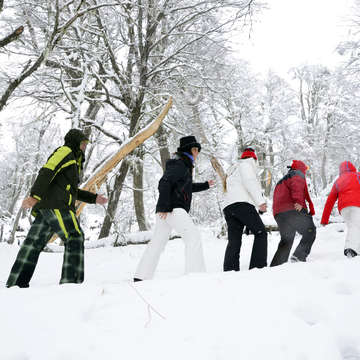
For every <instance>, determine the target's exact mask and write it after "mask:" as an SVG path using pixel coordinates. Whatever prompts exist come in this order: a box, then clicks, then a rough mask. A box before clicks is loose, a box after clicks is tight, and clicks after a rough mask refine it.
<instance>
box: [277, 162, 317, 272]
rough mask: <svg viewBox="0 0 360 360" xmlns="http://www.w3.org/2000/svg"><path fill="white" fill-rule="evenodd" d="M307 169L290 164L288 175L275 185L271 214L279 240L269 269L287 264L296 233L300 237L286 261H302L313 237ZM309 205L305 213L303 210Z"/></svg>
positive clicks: (314, 230)
mask: <svg viewBox="0 0 360 360" xmlns="http://www.w3.org/2000/svg"><path fill="white" fill-rule="evenodd" d="M307 169H308V167H307V166H306V165H305V164H304V163H303V162H302V161H300V160H294V161H293V162H292V164H291V166H290V170H289V172H288V173H287V174H286V175H285V176H284V177H283V178H282V179H281V180H280V181H279V182H278V183H277V184H276V187H275V190H274V198H273V214H274V217H275V220H276V222H277V224H278V227H279V230H280V236H281V240H280V243H279V246H278V249H277V251H276V253H275V255H274V258H273V259H272V261H271V264H270V266H276V265H281V264H283V263H285V262H287V261H288V259H289V255H290V250H291V247H292V245H293V242H294V238H295V234H296V232H298V233H300V234H301V235H302V238H301V240H300V243H299V245H298V246H297V248H296V249H295V251H294V253H293V255H292V256H291V258H290V260H291V261H292V262H295V261H306V258H307V256H308V255H309V254H310V251H311V247H312V245H313V243H314V241H315V237H316V227H315V224H314V221H313V218H312V216H313V215H314V214H315V210H314V205H313V203H312V201H311V199H310V195H309V192H308V188H307V184H306V180H305V173H306V171H307ZM306 202H308V204H309V212H308V209H307V207H306Z"/></svg>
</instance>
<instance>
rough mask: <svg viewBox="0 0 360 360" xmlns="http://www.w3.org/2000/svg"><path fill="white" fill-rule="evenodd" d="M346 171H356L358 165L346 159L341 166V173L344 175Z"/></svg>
mask: <svg viewBox="0 0 360 360" xmlns="http://www.w3.org/2000/svg"><path fill="white" fill-rule="evenodd" d="M346 172H356V167H355V166H354V164H353V163H351V162H350V161H344V162H342V163H341V164H340V166H339V173H340V175H342V174H344V173H346Z"/></svg>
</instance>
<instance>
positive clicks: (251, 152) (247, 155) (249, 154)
mask: <svg viewBox="0 0 360 360" xmlns="http://www.w3.org/2000/svg"><path fill="white" fill-rule="evenodd" d="M247 158H254V159H255V160H257V156H256V154H255V150H254V149H252V148H246V149H245V150H244V152H243V153H242V154H241V157H240V159H247Z"/></svg>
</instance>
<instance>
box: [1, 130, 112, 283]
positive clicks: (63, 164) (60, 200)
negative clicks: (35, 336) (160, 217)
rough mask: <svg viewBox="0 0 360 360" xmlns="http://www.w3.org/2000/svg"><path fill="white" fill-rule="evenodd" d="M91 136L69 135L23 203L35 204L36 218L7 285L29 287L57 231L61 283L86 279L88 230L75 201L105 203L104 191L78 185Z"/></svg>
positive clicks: (79, 133) (40, 172) (49, 160)
mask: <svg viewBox="0 0 360 360" xmlns="http://www.w3.org/2000/svg"><path fill="white" fill-rule="evenodd" d="M87 143H88V139H87V137H86V136H85V135H84V134H83V133H82V132H81V131H80V130H78V129H71V130H70V131H69V132H68V133H67V134H66V135H65V144H64V145H63V146H61V147H59V148H57V149H56V150H55V151H54V152H53V153H52V154H51V155H50V157H49V158H48V160H47V162H46V164H45V165H44V166H43V167H42V168H41V169H40V171H39V174H38V176H37V178H36V180H35V183H34V185H33V186H32V188H31V191H30V196H29V197H27V198H26V199H24V201H23V203H22V207H23V208H24V209H30V208H32V215H34V216H35V220H34V222H33V223H32V225H31V228H30V230H29V232H28V234H27V237H26V239H25V240H24V242H23V244H22V245H21V248H20V250H19V253H18V255H17V258H16V260H15V263H14V265H13V267H12V269H11V272H10V275H9V278H8V280H7V283H6V286H7V287H11V286H19V287H22V288H23V287H29V282H30V280H31V278H32V276H33V273H34V271H35V267H36V264H37V261H38V258H39V255H40V252H41V251H42V250H43V248H44V247H45V245H46V244H47V242H48V241H49V240H50V238H51V237H52V235H53V234H54V233H56V234H57V235H58V236H59V237H60V238H61V239H62V240H63V241H64V246H65V251H64V259H63V266H62V273H61V280H60V284H63V283H82V282H83V280H84V234H83V231H82V229H81V227H80V225H79V223H78V220H77V219H76V216H75V214H76V210H75V201H76V200H79V201H83V202H87V203H90V204H94V203H97V204H105V203H106V202H107V199H106V198H105V197H103V196H101V195H97V194H94V193H91V192H89V191H84V190H81V189H79V188H78V186H79V182H80V172H81V170H82V167H83V162H84V157H85V155H84V153H85V149H86V145H87Z"/></svg>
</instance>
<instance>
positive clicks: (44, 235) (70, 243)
mask: <svg viewBox="0 0 360 360" xmlns="http://www.w3.org/2000/svg"><path fill="white" fill-rule="evenodd" d="M53 233H56V234H58V236H59V237H60V238H61V239H62V240H63V242H64V246H65V251H64V259H63V266H62V273H61V279H60V284H64V283H82V282H83V281H84V234H83V232H82V230H81V228H80V226H79V223H78V221H77V219H76V217H75V214H74V213H73V211H71V210H68V209H60V210H59V209H40V210H38V211H37V215H36V217H35V220H34V222H33V224H32V225H31V228H30V230H29V233H28V234H27V237H26V239H25V241H24V242H23V244H22V245H21V248H20V250H19V253H18V255H17V257H16V260H15V263H14V265H13V267H12V269H11V272H10V275H9V278H8V280H7V282H6V286H7V287H11V286H15V285H17V286H19V287H29V282H30V280H31V278H32V276H33V274H34V271H35V267H36V264H37V262H38V259H39V255H40V252H41V251H42V250H43V249H44V247H45V245H46V244H47V242H48V241H49V240H50V238H51V236H52V235H53Z"/></svg>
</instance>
